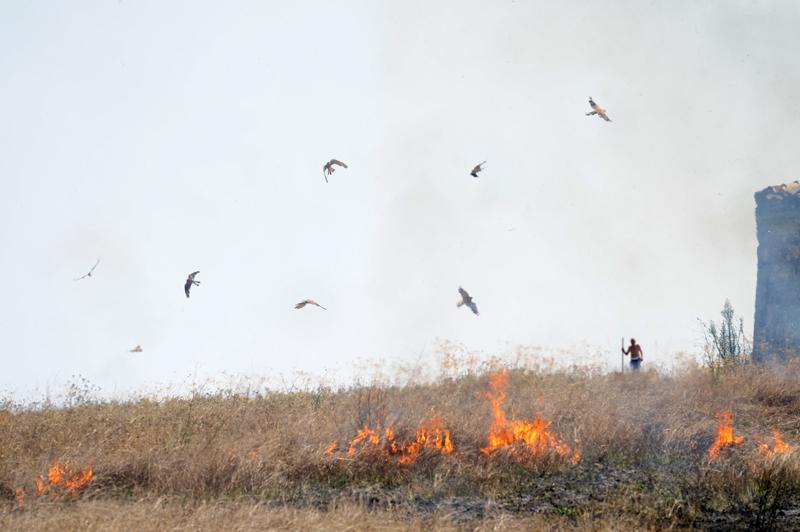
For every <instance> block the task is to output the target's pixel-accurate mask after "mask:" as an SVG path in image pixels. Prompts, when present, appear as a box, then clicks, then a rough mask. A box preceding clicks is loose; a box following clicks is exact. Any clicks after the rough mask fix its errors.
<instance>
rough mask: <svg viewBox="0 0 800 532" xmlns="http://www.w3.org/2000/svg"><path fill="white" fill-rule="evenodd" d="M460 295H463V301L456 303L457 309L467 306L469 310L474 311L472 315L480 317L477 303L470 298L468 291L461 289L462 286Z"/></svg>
mask: <svg viewBox="0 0 800 532" xmlns="http://www.w3.org/2000/svg"><path fill="white" fill-rule="evenodd" d="M458 293H459V294H461V301H459V302H458V303H456V306H457V307H461V306H463V305H466V306H468V307H469V309H470V310H471V311H472V313H473V314H475V315H476V316H477V315H478V305H476V304H475V302H474V301H473V300H472V296H470V295H469V294H468V293H467V291H466V290H464V289H463V288H461V287H460V286H459V287H458Z"/></svg>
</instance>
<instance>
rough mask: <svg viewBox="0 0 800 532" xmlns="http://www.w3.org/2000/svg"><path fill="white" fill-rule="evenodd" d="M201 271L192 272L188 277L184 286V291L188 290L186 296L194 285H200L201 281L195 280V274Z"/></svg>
mask: <svg viewBox="0 0 800 532" xmlns="http://www.w3.org/2000/svg"><path fill="white" fill-rule="evenodd" d="M198 273H200V271H199V270H198V271H196V272H192V273H190V274H189V277H187V278H186V284H185V285H184V286H183V291H184V292H186V297H189V290H191V289H192V285H197V286H200V281H195V280H194V276H195V275H197V274H198Z"/></svg>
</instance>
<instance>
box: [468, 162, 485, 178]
mask: <svg viewBox="0 0 800 532" xmlns="http://www.w3.org/2000/svg"><path fill="white" fill-rule="evenodd" d="M484 164H486V161H483V162H482V163H481V164H476V165H475V168H473V169H472V171H471V172H470V173H469V175H471V176H472V177H478V172H480V171H481V170H483V168H482V167H483V165H484Z"/></svg>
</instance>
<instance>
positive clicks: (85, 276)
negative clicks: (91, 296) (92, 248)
mask: <svg viewBox="0 0 800 532" xmlns="http://www.w3.org/2000/svg"><path fill="white" fill-rule="evenodd" d="M98 264H100V259H97V262H95V263H94V266H92V269H91V270H89V273H87V274H86V275H82V276H80V277H78V278H77V279H73V281H80V280H81V279H86V278H87V277H91V276H92V272H93V271H94V269H95V268H97V265H98Z"/></svg>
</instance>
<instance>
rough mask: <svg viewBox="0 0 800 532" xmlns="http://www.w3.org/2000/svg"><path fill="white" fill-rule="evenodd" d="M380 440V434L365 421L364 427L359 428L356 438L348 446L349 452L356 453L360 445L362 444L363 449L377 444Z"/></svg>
mask: <svg viewBox="0 0 800 532" xmlns="http://www.w3.org/2000/svg"><path fill="white" fill-rule="evenodd" d="M380 442H381V436H380V434H378V433H377V432H376V431H374V430H372V429H371V428H369V426H368V425H367V424H366V423H364V428H363V429H359V431H358V434H356V436H355V438H353V439H352V440H350V446H349V447H348V448H347V454H356V451H358V447H359V446H361V448H362V449H365V448H368V447H371V446H377V445H379V444H380Z"/></svg>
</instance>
